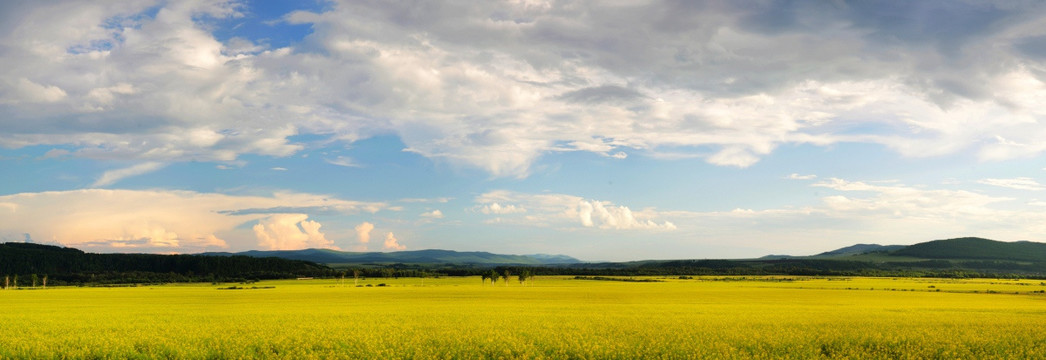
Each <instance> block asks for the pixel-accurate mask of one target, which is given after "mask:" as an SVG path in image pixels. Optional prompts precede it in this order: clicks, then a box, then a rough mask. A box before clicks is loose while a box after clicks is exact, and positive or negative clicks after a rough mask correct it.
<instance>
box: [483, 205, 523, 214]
mask: <svg viewBox="0 0 1046 360" xmlns="http://www.w3.org/2000/svg"><path fill="white" fill-rule="evenodd" d="M479 211H480V212H482V213H484V214H488V215H489V214H516V213H525V212H527V209H524V208H523V207H521V206H516V205H513V204H508V205H504V206H502V205H501V204H499V203H497V202H493V203H489V204H483V205H482V206H480V208H479Z"/></svg>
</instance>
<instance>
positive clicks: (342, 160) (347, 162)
mask: <svg viewBox="0 0 1046 360" xmlns="http://www.w3.org/2000/svg"><path fill="white" fill-rule="evenodd" d="M324 161H326V162H327V163H328V164H331V165H338V166H344V167H362V166H360V164H357V163H356V162H355V161H354V160H352V158H350V157H348V156H339V157H337V158H334V159H326V160H324Z"/></svg>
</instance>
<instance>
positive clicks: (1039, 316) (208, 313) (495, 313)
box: [0, 277, 1046, 359]
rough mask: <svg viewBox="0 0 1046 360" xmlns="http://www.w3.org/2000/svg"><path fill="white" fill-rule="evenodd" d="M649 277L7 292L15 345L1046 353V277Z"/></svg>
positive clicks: (240, 350) (58, 351)
mask: <svg viewBox="0 0 1046 360" xmlns="http://www.w3.org/2000/svg"><path fill="white" fill-rule="evenodd" d="M648 279H650V280H658V281H656V282H624V281H597V280H578V279H574V278H573V277H539V278H537V279H535V280H533V281H532V282H531V283H530V284H529V285H527V286H523V285H521V284H520V283H518V282H516V281H515V280H514V279H513V281H511V282H509V283H507V284H506V283H505V282H504V281H499V282H498V283H496V284H495V285H494V286H492V285H490V283H489V282H486V283H481V280H480V278H479V277H443V278H428V279H420V278H400V279H385V278H371V279H365V280H361V281H360V286H359V287H357V286H354V283H353V280H351V279H346V280H344V281H341V280H330V279H326V280H299V281H295V280H281V281H264V282H260V283H253V284H218V285H212V284H209V283H207V284H178V285H162V286H139V287H121V288H91V287H83V288H81V287H51V288H47V289H36V290H5V291H0V304H2V305H3V307H2V309H0V333H2V334H3V338H2V340H0V341H2V342H0V358H69V357H72V358H128V357H131V358H360V357H365V358H477V357H479V358H620V359H629V358H812V357H826V358H838V357H862V358H868V357H871V358H957V357H958V358H983V357H1002V358H1029V357H1039V356H1041V354H1046V342H1043V341H1042V340H1041V339H1044V338H1046V327H1043V326H1041V325H1042V324H1043V323H1046V294H1043V293H1042V291H1043V290H1046V284H1043V283H1042V282H1041V281H1039V280H992V279H976V280H955V279H906V278H897V279H892V278H841V277H839V278H806V277H696V278H692V279H679V278H674V277H664V278H648ZM604 280H606V278H604ZM379 284H384V285H385V286H378V285H379ZM367 285H369V286H367ZM230 287H233V288H234V289H228V288H230ZM219 288H224V289H219Z"/></svg>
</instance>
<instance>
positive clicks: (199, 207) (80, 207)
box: [0, 189, 387, 252]
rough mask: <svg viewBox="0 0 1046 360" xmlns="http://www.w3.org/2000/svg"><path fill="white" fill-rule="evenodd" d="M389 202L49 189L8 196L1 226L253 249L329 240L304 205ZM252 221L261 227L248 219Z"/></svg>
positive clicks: (104, 244)
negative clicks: (308, 214)
mask: <svg viewBox="0 0 1046 360" xmlns="http://www.w3.org/2000/svg"><path fill="white" fill-rule="evenodd" d="M385 208H387V206H386V205H384V204H382V203H365V202H356V201H349V200H340V199H336V198H331V197H329V196H324V195H314V194H302V193H275V194H272V195H270V196H238V195H226V194H217V193H199V192H192V191H176V190H103V189H87V190H73V191H48V192H39V193H20V194H13V195H4V196H0V233H16V234H29V235H30V236H31V237H32V238H33V239H34V240H37V241H40V242H47V243H56V244H61V245H65V246H73V247H78V248H84V249H89V250H92V251H162V252H170V251H177V252H195V251H204V250H209V249H210V250H213V249H222V248H230V249H237V250H245V249H252V248H256V247H257V246H258V244H259V241H261V242H263V245H266V246H269V247H283V246H290V245H293V244H300V243H304V244H309V245H310V246H321V245H329V243H327V242H324V241H323V239H324V238H323V237H322V233H320V232H319V225H320V224H319V223H317V222H315V221H309V220H306V218H307V215H305V214H304V213H295V211H296V210H297V211H300V210H309V211H320V210H322V211H326V212H337V213H340V214H356V213H361V212H372V211H379V210H381V209H385ZM303 216H305V217H303ZM296 219H297V220H296ZM292 220H293V221H292ZM251 223H256V225H260V226H261V228H260V229H259V228H258V226H254V227H253V228H251V227H248V228H246V229H244V226H242V225H245V224H251ZM251 230H255V231H253V232H252V231H251ZM259 230H260V232H258V231H259ZM295 231H296V232H297V233H295ZM263 236H267V237H263Z"/></svg>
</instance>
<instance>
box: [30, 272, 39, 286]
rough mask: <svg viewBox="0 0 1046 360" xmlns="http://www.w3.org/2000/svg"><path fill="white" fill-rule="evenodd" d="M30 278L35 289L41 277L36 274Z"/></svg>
mask: <svg viewBox="0 0 1046 360" xmlns="http://www.w3.org/2000/svg"><path fill="white" fill-rule="evenodd" d="M29 278H30V279H32V280H33V287H36V282H37V281H38V280H40V277H39V276H36V274H29Z"/></svg>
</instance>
